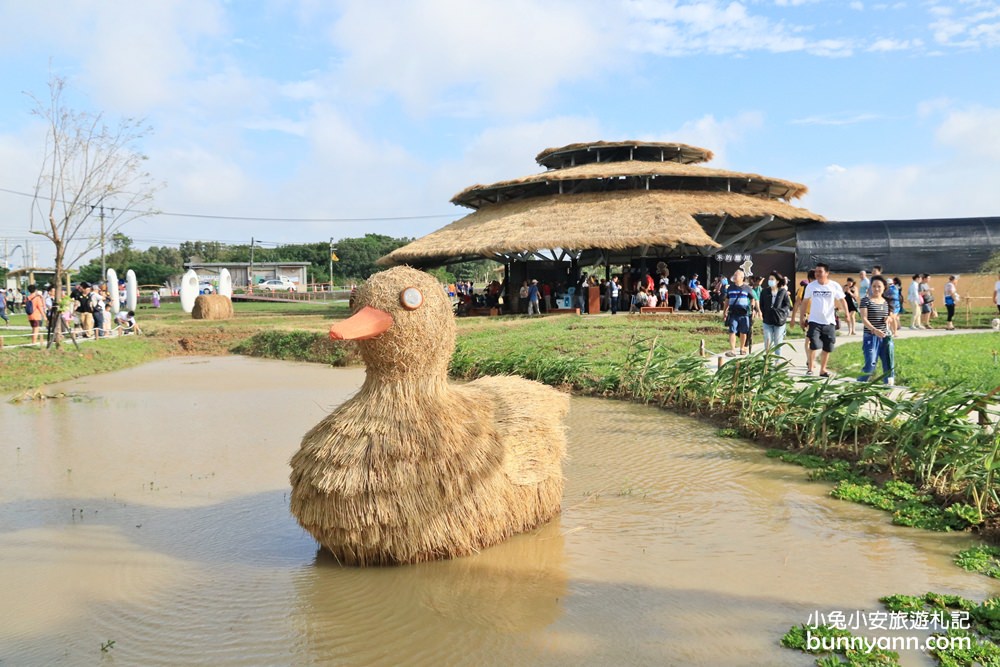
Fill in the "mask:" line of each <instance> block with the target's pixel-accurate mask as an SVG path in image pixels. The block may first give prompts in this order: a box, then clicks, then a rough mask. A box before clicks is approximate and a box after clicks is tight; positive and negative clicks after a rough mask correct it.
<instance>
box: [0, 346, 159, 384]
mask: <svg viewBox="0 0 1000 667" xmlns="http://www.w3.org/2000/svg"><path fill="white" fill-rule="evenodd" d="M161 356H163V350H162V345H161V343H160V342H159V341H156V340H155V339H151V338H147V337H144V336H126V337H123V338H121V339H108V340H100V341H95V342H87V343H81V344H80V349H79V350H77V349H76V348H75V347H73V344H72V343H69V344H66V345H64V346H63V347H62V348H61V349H58V350H56V349H49V350H45V349H38V348H32V347H26V348H18V349H8V350H3V351H2V352H0V392H3V393H6V394H10V393H16V392H21V391H27V390H31V389H36V388H38V387H40V386H43V385H46V384H51V383H53V382H62V381H64V380H70V379H73V378H78V377H83V376H86V375H93V374H95V373H107V372H110V371H116V370H120V369H122V368H129V367H131V366H138V365H139V364H142V363H145V362H147V361H150V360H151V359H155V358H157V357H161Z"/></svg>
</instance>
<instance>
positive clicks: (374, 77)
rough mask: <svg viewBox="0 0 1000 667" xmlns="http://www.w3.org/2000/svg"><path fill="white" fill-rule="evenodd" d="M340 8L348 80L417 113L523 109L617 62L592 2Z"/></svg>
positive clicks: (338, 34)
mask: <svg viewBox="0 0 1000 667" xmlns="http://www.w3.org/2000/svg"><path fill="white" fill-rule="evenodd" d="M342 8H343V13H342V14H341V16H340V17H339V19H338V20H337V21H336V24H335V25H334V27H333V30H332V36H333V38H334V40H335V44H336V46H337V47H338V48H340V49H342V50H343V51H344V53H345V57H344V60H343V72H344V74H345V75H346V77H347V80H348V81H349V82H350V83H351V84H352V87H353V88H354V89H356V90H366V91H369V92H374V93H389V94H392V95H394V96H396V97H398V98H399V99H401V100H402V101H403V102H404V104H405V105H407V107H408V108H409V109H411V110H412V111H415V112H417V113H418V114H424V113H426V112H427V111H428V110H429V109H431V108H434V109H435V110H436V111H438V112H441V113H445V114H446V113H447V108H443V107H447V106H454V107H456V108H458V109H460V110H461V111H462V113H463V114H469V113H485V112H490V113H494V114H495V113H501V114H523V113H525V112H530V111H531V110H533V109H536V108H538V107H540V106H542V105H544V104H545V103H546V102H547V100H548V97H549V95H550V93H551V91H552V90H553V89H555V88H556V87H558V86H559V85H560V84H562V83H565V82H567V81H572V80H578V79H587V78H591V77H593V76H594V75H595V74H598V73H600V72H603V71H607V70H608V69H610V68H613V67H614V66H615V64H616V63H615V60H616V58H615V53H616V50H615V49H614V48H613V47H614V44H613V41H612V39H611V35H610V34H609V33H608V32H607V31H606V30H605V29H604V25H603V24H604V23H606V21H604V20H603V19H602V16H603V15H604V14H605V10H604V8H603V5H601V4H600V3H592V2H570V1H569V0H552V1H550V2H546V3H537V2H531V1H530V0H480V1H478V2H465V3H456V2H452V1H451V0H424V1H422V2H409V3H371V2H366V1H363V0H346V1H345V2H344V3H343V6H342ZM442 100H444V101H445V103H444V104H441V103H440V102H441V101H442ZM470 100H472V101H473V104H472V105H471V107H470Z"/></svg>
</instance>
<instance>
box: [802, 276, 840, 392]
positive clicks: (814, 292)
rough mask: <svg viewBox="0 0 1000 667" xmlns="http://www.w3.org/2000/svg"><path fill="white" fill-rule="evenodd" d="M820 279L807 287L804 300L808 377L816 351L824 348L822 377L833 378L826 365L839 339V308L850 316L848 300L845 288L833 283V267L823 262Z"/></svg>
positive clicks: (820, 367) (821, 367) (803, 325)
mask: <svg viewBox="0 0 1000 667" xmlns="http://www.w3.org/2000/svg"><path fill="white" fill-rule="evenodd" d="M815 274H816V280H814V281H813V282H811V283H809V284H808V285H806V290H805V293H804V294H803V297H802V328H803V329H806V325H807V324H808V330H807V331H806V339H807V340H808V341H809V345H808V346H807V347H806V375H812V374H813V361H814V359H815V357H816V350H819V349H822V350H823V351H822V352H821V353H820V357H819V375H820V377H830V374H829V373H828V372H827V370H826V362H827V361H828V360H829V359H830V353H831V352H833V346H834V343H835V342H836V340H837V324H836V323H837V309H838V308H839V309H840V310H841V311H842V312H843V313H844V317H847V301H846V300H845V299H844V288H842V287H841V286H840V284H839V283H836V282H834V281H832V280H830V267H828V266H827V265H826V264H823V263H819V264H817V265H816V268H815Z"/></svg>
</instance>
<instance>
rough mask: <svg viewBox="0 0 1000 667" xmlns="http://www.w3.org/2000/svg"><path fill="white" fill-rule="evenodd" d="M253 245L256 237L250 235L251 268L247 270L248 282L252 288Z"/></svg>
mask: <svg viewBox="0 0 1000 667" xmlns="http://www.w3.org/2000/svg"><path fill="white" fill-rule="evenodd" d="M253 246H254V238H253V237H252V236H251V237H250V269H249V270H248V271H247V284H248V286H250V287H251V288H252V287H253Z"/></svg>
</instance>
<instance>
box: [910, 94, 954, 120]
mask: <svg viewBox="0 0 1000 667" xmlns="http://www.w3.org/2000/svg"><path fill="white" fill-rule="evenodd" d="M953 105H954V102H953V101H952V100H951V99H949V98H947V97H935V98H934V99H930V100H924V101H923V102H920V103H919V104H918V105H917V115H918V116H919V117H920V118H927V117H928V116H933V115H935V114H938V113H940V112H942V111H947V110H948V109H950V108H951V107H952V106H953Z"/></svg>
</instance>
